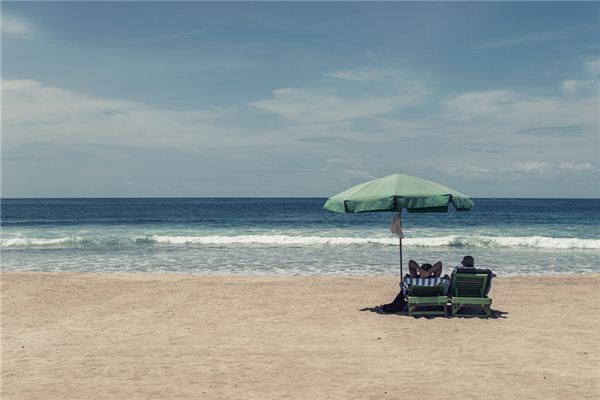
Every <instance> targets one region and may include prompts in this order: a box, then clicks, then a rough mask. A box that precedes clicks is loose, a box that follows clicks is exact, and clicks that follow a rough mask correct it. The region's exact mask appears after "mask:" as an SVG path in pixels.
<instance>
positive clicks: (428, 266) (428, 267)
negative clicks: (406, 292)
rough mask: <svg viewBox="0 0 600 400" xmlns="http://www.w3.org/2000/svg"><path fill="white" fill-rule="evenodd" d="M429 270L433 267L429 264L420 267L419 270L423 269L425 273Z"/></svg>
mask: <svg viewBox="0 0 600 400" xmlns="http://www.w3.org/2000/svg"><path fill="white" fill-rule="evenodd" d="M431 268H433V265H431V264H423V265H421V269H424V270H425V271H429V270H430V269H431Z"/></svg>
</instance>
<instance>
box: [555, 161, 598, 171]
mask: <svg viewBox="0 0 600 400" xmlns="http://www.w3.org/2000/svg"><path fill="white" fill-rule="evenodd" d="M558 168H560V169H562V170H565V171H595V170H596V168H595V167H594V165H592V163H589V162H586V163H579V164H571V163H566V162H563V163H561V164H560V165H559V167H558Z"/></svg>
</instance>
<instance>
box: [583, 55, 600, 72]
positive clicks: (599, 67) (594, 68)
mask: <svg viewBox="0 0 600 400" xmlns="http://www.w3.org/2000/svg"><path fill="white" fill-rule="evenodd" d="M584 65H585V70H586V72H588V73H589V74H592V75H600V59H596V60H588V61H586V62H585V63H584Z"/></svg>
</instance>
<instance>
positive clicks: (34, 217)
mask: <svg viewBox="0 0 600 400" xmlns="http://www.w3.org/2000/svg"><path fill="white" fill-rule="evenodd" d="M324 202H325V199H318V198H161V199H150V198H137V199H133V198H121V199H105V198H102V199H94V198H89V199H87V198H86V199H3V200H2V202H1V234H0V250H1V263H2V269H3V270H6V271H76V272H160V273H181V274H249V275H250V274H269V275H273V274H276V275H278V274H300V275H306V274H334V275H335V274H337V275H393V274H398V273H399V272H398V271H399V265H398V264H399V246H398V237H397V236H394V235H393V234H392V233H391V232H390V230H389V222H390V219H391V217H392V216H393V213H388V212H380V213H363V214H337V213H333V212H329V211H326V210H324V209H323V208H322V206H323V204H324ZM475 202H476V207H475V209H473V210H472V211H469V212H455V211H452V210H450V212H448V213H435V214H410V213H406V212H403V214H402V223H403V228H404V236H405V237H404V239H403V260H404V271H406V270H407V264H408V260H409V259H414V260H416V261H417V262H419V263H423V262H429V263H433V262H436V261H438V260H441V261H442V262H443V264H444V269H445V271H446V272H449V271H450V270H451V269H452V268H453V267H454V266H456V265H457V264H459V262H460V260H461V259H462V257H463V256H464V255H467V254H470V255H472V256H474V257H475V260H476V265H477V266H479V267H489V268H492V269H493V270H494V271H495V272H496V273H497V274H499V275H530V274H533V275H540V274H541V275H547V274H550V275H554V274H589V273H600V262H599V257H600V229H599V226H600V200H597V199H585V200H584V199H578V200H573V199H475Z"/></svg>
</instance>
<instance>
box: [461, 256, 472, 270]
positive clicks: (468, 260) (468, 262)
mask: <svg viewBox="0 0 600 400" xmlns="http://www.w3.org/2000/svg"><path fill="white" fill-rule="evenodd" d="M460 263H461V264H462V266H463V267H465V268H475V259H474V258H473V257H472V256H464V257H463V259H462V261H461V262H460Z"/></svg>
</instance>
